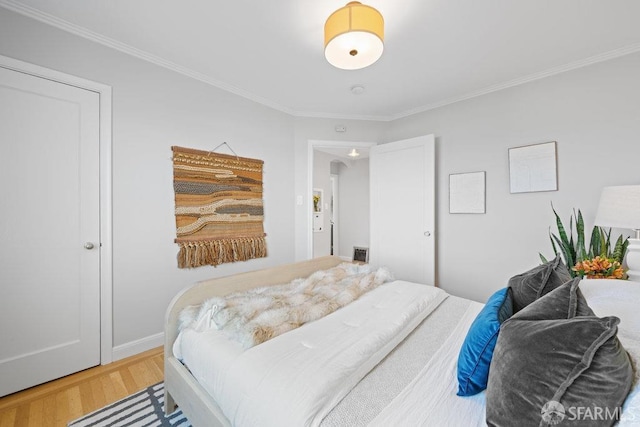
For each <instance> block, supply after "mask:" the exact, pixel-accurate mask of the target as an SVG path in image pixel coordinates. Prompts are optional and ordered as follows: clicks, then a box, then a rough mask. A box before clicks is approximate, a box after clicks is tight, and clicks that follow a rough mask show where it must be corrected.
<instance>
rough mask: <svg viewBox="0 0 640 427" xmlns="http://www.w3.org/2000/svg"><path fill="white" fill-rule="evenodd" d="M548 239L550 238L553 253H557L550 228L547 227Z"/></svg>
mask: <svg viewBox="0 0 640 427" xmlns="http://www.w3.org/2000/svg"><path fill="white" fill-rule="evenodd" d="M549 240H551V247H553V255H554V256H556V255H558V248H557V247H556V242H555V241H554V240H553V237H551V228H549Z"/></svg>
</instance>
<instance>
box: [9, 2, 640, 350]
mask: <svg viewBox="0 0 640 427" xmlns="http://www.w3.org/2000/svg"><path fill="white" fill-rule="evenodd" d="M0 54H2V55H6V56H10V57H13V58H17V59H20V60H23V61H27V62H32V63H34V64H37V65H41V66H45V67H49V68H53V69H56V70H59V71H62V72H66V73H69V74H74V75H77V76H80V77H83V78H86V79H91V80H95V81H98V82H101V83H105V84H108V85H111V86H112V87H113V208H114V212H113V218H114V224H113V230H114V236H113V244H114V265H113V268H114V334H115V336H114V344H115V346H116V347H117V348H119V349H122V351H121V353H120V354H124V352H125V350H126V349H128V348H131V349H133V348H136V347H135V344H136V342H137V341H138V340H144V339H145V338H146V337H150V336H152V337H154V336H157V334H159V333H160V332H161V331H162V322H163V316H164V310H165V308H166V306H167V304H168V302H169V300H170V299H171V298H172V297H173V296H174V295H175V294H176V292H177V291H178V290H179V289H181V288H182V287H184V286H187V285H189V284H191V283H193V282H194V281H196V280H200V279H205V278H209V277H215V276H221V275H228V274H233V273H235V272H239V271H244V270H249V269H257V268H261V267H266V266H269V265H275V264H281V263H285V262H290V261H293V260H294V259H295V260H302V259H306V258H307V256H308V253H309V248H310V241H309V237H308V236H309V234H308V231H307V228H308V224H309V211H310V206H311V204H310V203H311V202H310V200H309V195H308V194H307V189H308V188H309V187H310V185H309V180H310V179H311V178H310V171H309V167H308V155H309V153H308V150H309V140H313V139H316V140H335V141H367V142H378V141H393V140H400V139H406V138H410V137H413V136H417V135H424V134H430V133H435V134H436V136H437V138H436V159H437V171H436V174H437V202H438V206H437V234H436V239H437V260H436V261H437V278H438V282H439V284H440V285H441V286H442V287H443V288H444V289H446V290H448V291H449V292H451V293H453V294H456V295H461V296H465V297H469V298H474V299H477V300H480V301H484V300H486V298H487V297H488V295H489V294H490V293H491V292H492V291H494V290H495V289H498V288H500V287H503V286H504V285H505V284H506V281H507V279H508V278H509V277H510V276H512V275H513V274H516V273H518V272H521V271H523V270H525V269H527V268H529V267H532V266H533V265H535V264H536V263H537V262H538V255H537V254H538V252H539V251H543V252H544V253H546V254H549V252H550V248H549V241H548V237H547V230H548V228H549V226H551V225H552V224H553V216H552V214H551V210H550V202H552V201H553V203H554V205H555V206H556V208H557V209H558V211H559V212H560V213H561V214H562V215H563V217H565V218H568V216H569V214H570V211H571V209H572V208H574V207H575V208H581V209H582V211H583V213H584V214H585V219H586V221H587V226H588V227H589V228H590V226H591V223H592V221H593V216H594V213H595V209H596V206H597V202H598V196H599V194H600V190H601V188H602V187H603V186H605V185H616V184H632V183H636V184H637V183H640V172H638V170H639V169H638V167H637V166H632V164H633V163H634V162H637V161H638V159H640V142H639V138H640V120H639V119H640V80H639V79H638V78H637V76H638V75H640V54H633V55H629V56H626V57H622V58H618V59H615V60H612V61H608V62H604V63H599V64H595V65H592V66H589V67H585V68H582V69H579V70H574V71H570V72H567V73H564V74H560V75H557V76H553V77H549V78H546V79H543V80H538V81H535V82H531V83H528V84H526V85H522V86H519V87H514V88H511V89H506V90H503V91H500V92H496V93H493V94H489V95H485V96H482V97H478V98H474V99H470V100H467V101H463V102H459V103H456V104H453V105H450V106H446V107H442V108H439V109H437V110H433V111H428V112H424V113H420V114H416V115H414V116H411V117H407V118H404V119H399V120H396V121H394V122H391V123H387V122H370V121H355V120H340V119H318V118H292V117H290V116H288V115H286V114H283V113H280V112H277V111H274V110H271V109H269V108H266V107H263V106H260V105H257V104H255V103H252V102H250V101H248V100H245V99H243V98H239V97H237V96H235V95H232V94H229V93H227V92H224V91H221V90H218V89H216V88H213V87H211V86H208V85H206V84H203V83H200V82H198V81H194V80H191V79H189V78H186V77H184V76H181V75H178V74H176V73H174V72H171V71H168V70H165V69H163V68H160V67H157V66H155V65H152V64H149V63H147V62H145V61H141V60H138V59H135V58H132V57H130V56H128V55H125V54H122V53H119V52H117V51H114V50H112V49H109V48H107V47H104V46H102V45H98V44H96V43H92V42H90V41H87V40H85V39H82V38H80V37H77V36H74V35H71V34H68V33H65V32H63V31H61V30H57V29H55V28H52V27H50V26H48V25H45V24H42V23H39V22H36V21H34V20H31V19H28V18H25V17H22V16H21V15H18V14H14V13H12V12H9V11H7V10H5V9H2V8H0ZM336 124H343V125H346V127H347V132H346V133H336V132H335V130H334V129H335V125H336ZM553 140H555V141H558V173H559V188H560V190H559V191H557V192H547V193H530V194H516V195H511V194H509V187H508V184H509V180H508V163H507V149H508V148H509V147H514V146H519V145H524V144H531V143H536V142H546V141H553ZM222 141H228V142H229V143H230V144H231V146H232V147H233V148H234V149H235V150H236V152H238V154H240V155H242V156H247V157H256V158H261V159H263V160H264V161H265V175H264V181H265V229H266V232H267V234H268V237H267V245H268V251H269V257H268V258H266V259H261V260H252V261H248V262H246V263H239V264H229V265H224V266H220V267H218V268H217V269H214V268H212V267H205V268H200V269H196V270H179V269H177V268H176V260H175V256H176V253H177V248H176V246H175V244H174V243H173V238H174V236H175V228H174V217H173V208H174V204H173V191H172V188H171V184H172V182H171V181H172V174H171V162H170V161H169V157H170V154H171V152H170V148H169V147H170V146H171V145H184V146H189V147H194V148H201V149H210V148H213V147H215V146H216V145H218V144H219V143H221V142H222ZM5 143H6V142H5ZM477 170H485V171H487V213H486V214H484V215H450V214H448V185H447V183H448V175H449V174H450V173H457V172H466V171H477ZM298 197H301V198H302V204H301V205H297V203H296V201H297V198H298ZM291 224H293V226H292V225H291Z"/></svg>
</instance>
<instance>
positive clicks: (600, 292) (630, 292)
mask: <svg viewBox="0 0 640 427" xmlns="http://www.w3.org/2000/svg"><path fill="white" fill-rule="evenodd" d="M580 290H581V291H582V294H583V295H584V297H585V299H586V300H587V303H588V304H589V307H591V309H592V310H593V312H594V313H595V314H596V316H598V317H604V316H616V317H619V318H620V324H619V325H618V335H619V336H623V337H625V338H631V339H633V340H636V341H640V309H639V305H640V282H631V281H629V280H614V279H584V280H582V281H580Z"/></svg>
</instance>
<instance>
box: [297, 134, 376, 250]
mask: <svg viewBox="0 0 640 427" xmlns="http://www.w3.org/2000/svg"><path fill="white" fill-rule="evenodd" d="M376 145H378V143H377V142H364V141H328V140H321V139H310V140H309V141H308V146H307V188H306V192H305V196H306V199H307V206H306V208H305V210H306V212H307V215H306V216H307V222H306V224H307V232H306V235H307V259H311V258H313V218H312V215H310V214H308V213H309V212H313V202H312V197H311V194H312V192H313V151H314V150H315V149H316V148H318V147H332V148H336V147H340V148H342V147H345V148H371V147H374V146H376Z"/></svg>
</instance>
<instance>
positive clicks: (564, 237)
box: [551, 204, 573, 246]
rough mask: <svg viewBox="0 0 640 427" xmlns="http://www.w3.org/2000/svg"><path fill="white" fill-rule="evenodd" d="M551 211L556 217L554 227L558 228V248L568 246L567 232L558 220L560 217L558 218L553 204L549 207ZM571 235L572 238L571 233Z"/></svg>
mask: <svg viewBox="0 0 640 427" xmlns="http://www.w3.org/2000/svg"><path fill="white" fill-rule="evenodd" d="M551 209H552V210H553V214H554V215H555V216H556V226H557V227H558V234H559V235H560V246H562V245H563V244H564V245H567V246H569V239H568V238H567V232H566V230H565V229H564V225H563V224H562V220H561V219H560V216H558V213H557V212H556V210H555V208H554V207H553V204H552V205H551ZM569 229H571V224H569ZM571 234H572V237H573V233H571Z"/></svg>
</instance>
